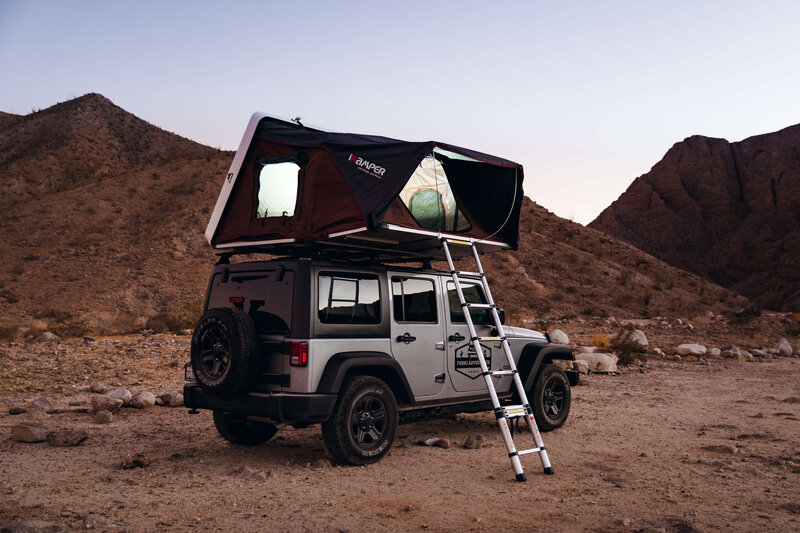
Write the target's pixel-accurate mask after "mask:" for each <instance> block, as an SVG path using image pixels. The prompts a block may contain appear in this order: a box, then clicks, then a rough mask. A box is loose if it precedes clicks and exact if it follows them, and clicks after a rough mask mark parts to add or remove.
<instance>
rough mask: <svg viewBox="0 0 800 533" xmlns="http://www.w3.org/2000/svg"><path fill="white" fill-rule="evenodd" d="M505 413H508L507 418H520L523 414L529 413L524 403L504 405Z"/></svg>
mask: <svg viewBox="0 0 800 533" xmlns="http://www.w3.org/2000/svg"><path fill="white" fill-rule="evenodd" d="M503 413H504V414H505V415H506V418H519V417H521V416H527V414H528V412H527V411H526V410H525V406H524V405H509V406H506V407H503Z"/></svg>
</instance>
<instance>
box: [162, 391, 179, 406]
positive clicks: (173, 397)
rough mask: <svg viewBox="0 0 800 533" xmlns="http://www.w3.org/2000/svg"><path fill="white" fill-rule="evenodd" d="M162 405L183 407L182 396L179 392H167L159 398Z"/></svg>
mask: <svg viewBox="0 0 800 533" xmlns="http://www.w3.org/2000/svg"><path fill="white" fill-rule="evenodd" d="M159 398H160V399H161V401H162V402H163V403H164V405H168V406H170V407H183V394H181V393H179V392H168V393H166V394H162V395H161V396H159Z"/></svg>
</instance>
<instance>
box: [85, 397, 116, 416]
mask: <svg viewBox="0 0 800 533" xmlns="http://www.w3.org/2000/svg"><path fill="white" fill-rule="evenodd" d="M90 401H91V403H92V411H94V412H95V413H97V412H100V411H111V412H112V413H113V412H114V411H116V410H118V409H119V408H120V407H122V405H123V402H122V400H120V399H119V398H109V397H108V396H102V395H100V394H96V395H94V396H92V398H91V400H90Z"/></svg>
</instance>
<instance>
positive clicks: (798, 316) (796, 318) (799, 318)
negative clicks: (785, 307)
mask: <svg viewBox="0 0 800 533" xmlns="http://www.w3.org/2000/svg"><path fill="white" fill-rule="evenodd" d="M789 320H791V321H792V322H798V323H800V313H792V314H791V315H789Z"/></svg>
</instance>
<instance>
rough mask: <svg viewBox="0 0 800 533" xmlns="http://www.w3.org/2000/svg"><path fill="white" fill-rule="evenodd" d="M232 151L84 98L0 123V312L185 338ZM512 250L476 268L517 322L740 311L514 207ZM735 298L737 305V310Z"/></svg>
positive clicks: (605, 244) (723, 297)
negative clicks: (517, 226)
mask: <svg viewBox="0 0 800 533" xmlns="http://www.w3.org/2000/svg"><path fill="white" fill-rule="evenodd" d="M232 157H233V154H232V153H230V152H221V151H218V150H215V149H212V148H209V147H206V146H203V145H200V144H197V143H194V142H192V141H190V140H188V139H185V138H182V137H179V136H177V135H174V134H172V133H169V132H166V131H164V130H161V129H159V128H157V127H156V126H153V125H151V124H149V123H147V122H145V121H143V120H141V119H139V118H137V117H135V116H133V115H131V114H130V113H128V112H126V111H124V110H123V109H121V108H119V107H117V106H115V105H114V104H113V103H111V102H110V101H108V100H107V99H105V98H104V97H102V96H100V95H96V94H90V95H86V96H83V97H80V98H77V99H75V100H71V101H68V102H64V103H61V104H57V105H55V106H53V107H50V108H48V109H45V110H42V111H39V112H36V113H32V114H30V115H25V116H17V115H8V114H4V115H1V116H0V175H2V176H3V180H1V181H0V183H2V185H0V195H1V197H2V200H1V201H0V204H2V205H1V206H0V207H2V209H3V215H2V217H1V218H0V254H2V257H3V259H4V263H5V268H4V269H3V270H2V271H0V313H2V316H3V317H4V319H3V320H4V321H6V322H7V323H15V324H22V325H26V324H30V323H32V322H35V321H37V320H38V321H40V322H39V324H40V325H41V324H42V323H46V324H47V325H48V327H53V328H62V331H63V330H65V329H66V330H72V331H73V333H74V331H76V330H80V329H81V328H84V329H87V331H90V330H91V331H124V330H130V329H136V328H141V327H143V326H144V323H145V321H146V320H147V319H148V318H151V319H152V317H153V316H154V315H160V316H161V317H162V319H165V320H167V321H168V322H169V321H170V320H171V321H172V323H174V324H181V325H183V327H191V325H192V323H193V320H194V319H195V317H196V315H197V313H198V312H199V310H200V308H201V306H202V298H203V295H204V293H205V289H206V283H207V280H208V273H209V271H210V268H211V266H212V264H213V262H214V260H215V257H214V252H213V251H212V250H211V249H210V248H209V246H208V244H207V243H206V241H205V239H204V237H203V231H204V230H205V226H206V223H207V221H208V217H209V215H210V212H211V209H212V207H213V205H214V203H215V201H216V198H217V195H218V193H219V187H220V185H221V183H222V180H223V177H224V175H225V172H226V171H227V168H228V166H229V164H230V161H231V159H232ZM521 233H522V235H521V248H520V250H519V251H518V252H514V253H502V254H495V255H494V256H492V257H489V258H487V268H488V269H489V270H490V272H491V273H490V275H491V276H493V277H492V278H491V279H492V281H493V292H494V293H495V295H496V298H497V300H498V301H500V302H501V303H502V304H503V305H504V306H506V309H507V310H508V312H509V315H510V316H512V317H514V316H516V317H517V319H519V320H522V319H523V317H525V319H526V320H528V321H530V320H541V319H546V318H548V317H551V318H552V317H559V316H565V315H570V316H575V315H579V314H583V315H599V316H609V315H613V316H616V317H624V316H631V317H642V316H654V315H667V316H676V317H677V316H692V315H694V314H697V313H700V312H701V311H704V310H713V311H714V312H721V311H724V310H726V309H734V308H737V309H738V307H740V306H741V303H742V301H743V300H741V299H739V297H738V296H736V295H735V294H733V293H731V292H729V291H727V290H725V289H722V288H721V287H719V286H717V285H714V284H713V283H709V282H707V281H704V280H702V279H701V278H699V277H697V276H695V275H692V274H689V273H687V272H684V271H681V270H678V269H676V268H674V267H672V266H669V265H667V264H665V263H662V262H661V261H659V260H657V259H655V258H654V257H652V256H649V255H647V254H646V253H644V252H642V251H640V250H638V249H637V248H635V247H633V246H631V245H629V244H627V243H623V242H620V241H617V240H615V239H613V238H611V237H609V236H607V235H604V234H602V233H600V232H598V231H595V230H593V229H589V228H585V227H583V226H581V225H579V224H575V223H572V222H569V221H567V220H564V219H561V218H559V217H557V216H555V215H553V214H552V213H550V212H548V211H547V210H545V209H544V208H542V207H540V206H538V205H536V204H534V203H533V202H532V201H530V200H528V199H525V202H524V204H523V215H522V222H521ZM740 300H741V301H740Z"/></svg>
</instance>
